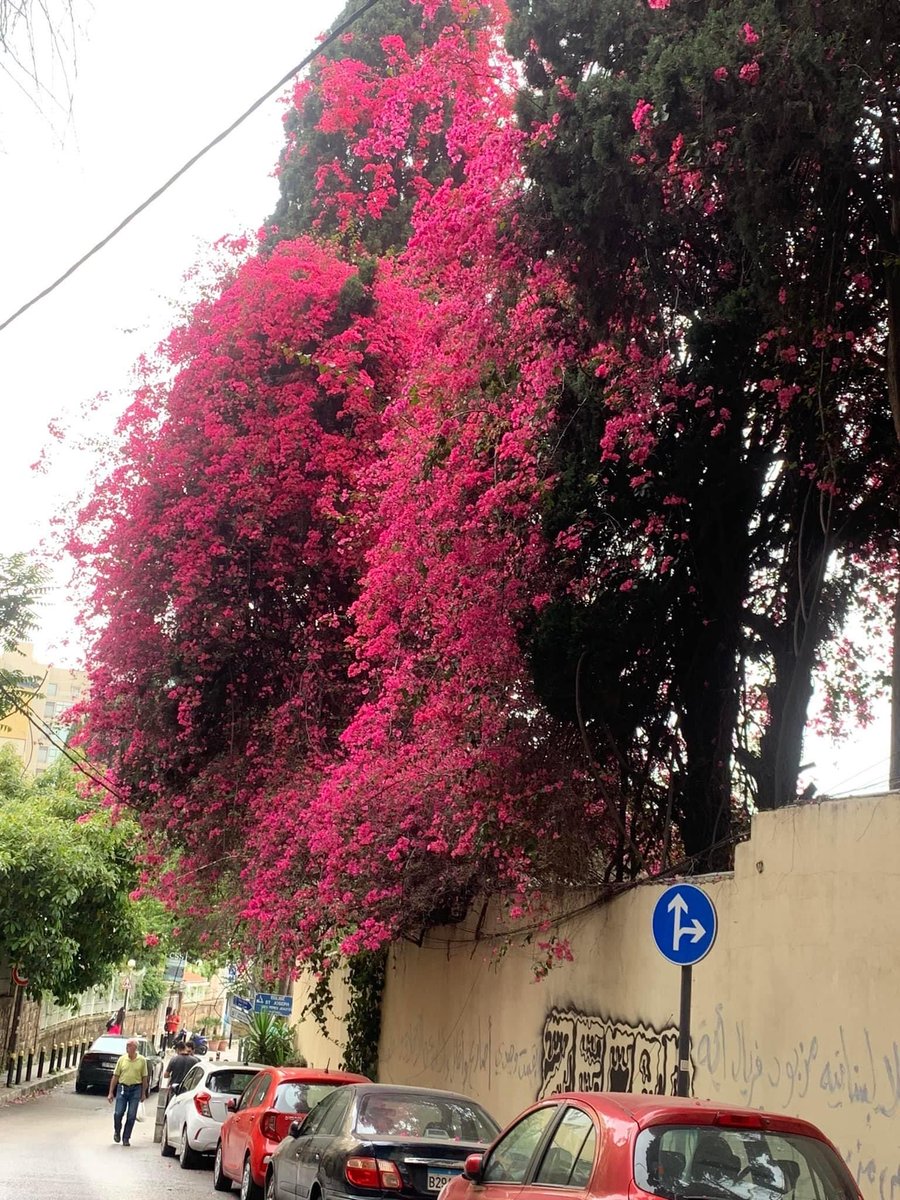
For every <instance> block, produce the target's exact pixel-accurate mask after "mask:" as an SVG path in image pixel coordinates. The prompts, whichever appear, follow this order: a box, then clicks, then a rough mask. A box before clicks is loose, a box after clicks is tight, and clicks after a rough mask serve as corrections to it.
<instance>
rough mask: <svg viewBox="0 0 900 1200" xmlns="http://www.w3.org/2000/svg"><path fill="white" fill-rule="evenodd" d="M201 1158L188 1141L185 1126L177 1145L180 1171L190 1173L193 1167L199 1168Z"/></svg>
mask: <svg viewBox="0 0 900 1200" xmlns="http://www.w3.org/2000/svg"><path fill="white" fill-rule="evenodd" d="M202 1157H203V1156H202V1155H201V1154H198V1153H197V1151H196V1150H195V1149H194V1148H193V1146H192V1145H191V1143H190V1142H189V1141H188V1131H187V1125H185V1127H184V1128H183V1129H182V1131H181V1141H180V1142H179V1144H178V1161H179V1162H180V1163H181V1168H182V1170H184V1171H190V1170H191V1169H192V1168H193V1167H199V1166H200V1159H201V1158H202Z"/></svg>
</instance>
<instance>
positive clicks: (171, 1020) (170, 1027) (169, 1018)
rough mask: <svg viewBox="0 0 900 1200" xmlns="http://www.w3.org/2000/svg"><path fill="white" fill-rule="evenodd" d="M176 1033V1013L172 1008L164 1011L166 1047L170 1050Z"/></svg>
mask: <svg viewBox="0 0 900 1200" xmlns="http://www.w3.org/2000/svg"><path fill="white" fill-rule="evenodd" d="M177 1032H178V1013H177V1012H176V1011H175V1010H174V1009H173V1008H167V1009H166V1045H167V1046H168V1048H169V1049H170V1050H171V1048H172V1046H173V1045H174V1043H175V1034H176V1033H177Z"/></svg>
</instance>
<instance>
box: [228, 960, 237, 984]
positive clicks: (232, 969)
mask: <svg viewBox="0 0 900 1200" xmlns="http://www.w3.org/2000/svg"><path fill="white" fill-rule="evenodd" d="M226 974H227V976H228V982H229V983H234V981H235V980H236V979H237V975H238V972H237V967H236V966H235V965H234V963H229V964H228V968H227V970H226Z"/></svg>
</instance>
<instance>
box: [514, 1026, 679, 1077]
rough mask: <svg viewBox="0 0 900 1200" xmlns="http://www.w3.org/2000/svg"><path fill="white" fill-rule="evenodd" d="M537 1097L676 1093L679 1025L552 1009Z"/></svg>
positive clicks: (544, 1040) (543, 1041)
mask: <svg viewBox="0 0 900 1200" xmlns="http://www.w3.org/2000/svg"><path fill="white" fill-rule="evenodd" d="M541 1043H542V1050H541V1086H540V1090H539V1091H538V1099H540V1098H542V1097H543V1096H549V1095H550V1094H551V1093H552V1092H571V1091H578V1092H582V1091H584V1092H595V1091H601V1092H607V1091H608V1092H645V1093H648V1094H650V1095H672V1096H674V1095H675V1090H676V1080H677V1075H678V1027H677V1026H675V1025H667V1026H665V1027H664V1028H663V1029H655V1028H654V1027H653V1026H652V1025H644V1024H640V1023H638V1024H633V1023H630V1022H628V1021H621V1020H614V1019H612V1018H610V1017H604V1016H600V1015H592V1014H590V1013H585V1012H582V1011H581V1010H580V1009H577V1008H553V1009H551V1010H550V1012H549V1013H548V1014H547V1017H546V1019H545V1021H544V1030H543V1034H542V1039H541Z"/></svg>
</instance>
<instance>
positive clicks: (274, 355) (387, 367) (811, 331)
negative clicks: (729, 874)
mask: <svg viewBox="0 0 900 1200" xmlns="http://www.w3.org/2000/svg"><path fill="white" fill-rule="evenodd" d="M514 7H516V8H518V7H522V8H523V15H521V16H517V17H516V19H515V21H514V22H513V24H512V27H511V41H510V46H511V47H512V49H513V51H514V52H515V53H517V54H520V55H521V59H522V62H523V63H524V69H525V71H526V73H527V79H528V87H527V89H525V91H524V92H523V93H522V96H521V98H520V100H519V109H518V111H519V120H518V122H517V121H516V120H515V103H516V92H517V90H519V86H520V75H519V69H518V67H516V66H515V65H514V64H513V63H512V62H511V60H510V59H509V58H508V57H507V56H506V54H505V53H504V51H503V49H502V46H501V39H502V35H503V31H504V27H505V24H506V21H507V13H506V11H505V9H504V8H503V6H502V4H501V3H500V2H499V0H498V2H497V3H494V4H482V5H473V4H472V3H470V2H468V0H451V2H448V3H445V4H442V5H439V4H437V3H417V2H415V0H409V3H408V4H407V3H406V0H403V4H402V5H401V8H402V11H403V19H402V29H401V28H400V27H399V26H398V27H397V28H388V29H385V30H383V36H381V37H380V38H375V37H374V34H373V26H372V21H373V20H374V17H373V16H372V15H371V14H370V19H369V22H368V24H367V25H366V27H365V37H364V38H362V39H361V40H360V42H359V44H358V46H355V45H354V40H353V39H352V38H348V39H347V40H346V41H345V42H344V43H342V45H341V47H340V50H339V52H338V51H334V50H333V51H332V52H331V54H330V56H329V57H328V58H326V59H323V60H322V61H321V62H320V63H319V64H318V66H317V68H316V70H315V72H314V74H313V75H312V76H311V77H310V79H309V80H306V81H304V82H303V83H301V84H300V85H299V87H298V89H297V91H296V93H295V95H294V107H293V109H292V112H291V115H290V116H289V119H288V122H287V125H288V144H287V149H286V151H285V155H284V156H283V159H282V164H281V171H282V175H281V183H282V194H283V199H282V204H281V206H280V208H279V213H278V214H277V215H276V219H277V221H278V222H279V224H280V228H279V229H275V228H273V226H272V225H270V226H268V227H267V228H266V230H265V231H264V233H263V235H262V236H261V240H260V243H259V244H258V245H257V246H255V247H251V246H248V247H247V249H246V256H245V258H244V260H243V261H242V262H241V263H240V264H239V265H238V266H237V267H236V269H235V270H234V272H233V274H232V276H231V277H230V278H229V279H227V280H226V281H225V282H224V283H223V284H222V286H221V287H220V288H219V289H218V290H217V291H216V292H215V293H214V294H212V295H211V296H210V297H209V298H208V299H206V300H204V301H203V302H202V303H201V304H200V305H199V306H198V307H197V308H196V310H195V311H194V313H193V314H192V316H191V317H190V319H189V321H188V322H187V323H186V325H185V326H184V328H182V329H179V330H177V331H175V332H174V333H173V334H172V336H171V337H170V338H169V339H168V341H167V343H166V344H165V345H164V347H163V348H162V370H161V371H160V368H159V366H156V367H155V368H154V367H153V366H151V365H148V366H147V368H146V372H147V373H146V378H145V379H144V380H142V382H141V385H140V386H139V388H138V389H137V392H136V395H135V400H134V404H133V405H132V408H131V410H130V411H129V413H128V414H127V416H126V418H125V420H124V421H123V423H122V427H121V448H120V455H119V459H118V461H117V463H116V464H114V465H113V467H112V468H111V470H110V473H109V475H108V478H107V479H106V480H105V481H104V482H103V483H102V485H101V486H100V487H99V488H98V489H97V491H96V492H95V494H94V496H93V498H92V499H91V501H90V502H89V503H88V505H87V506H86V508H85V510H84V513H83V514H82V524H81V528H80V530H79V533H78V535H77V537H76V538H75V540H74V542H73V545H74V548H75V549H76V550H77V551H78V553H79V557H80V558H81V560H82V563H83V564H84V568H85V577H86V578H87V579H89V580H90V584H91V588H92V591H91V598H90V601H89V603H88V606H87V610H86V616H87V620H88V622H89V624H90V625H91V626H92V627H93V629H94V643H93V651H92V656H91V665H92V694H91V699H90V702H89V704H88V706H87V710H86V716H87V725H86V732H85V740H86V743H87V745H88V746H89V748H90V750H91V752H92V753H93V754H94V755H96V756H97V757H98V758H100V759H102V760H104V761H106V762H108V763H110V765H111V768H112V770H113V773H114V776H115V779H116V783H117V787H118V788H119V789H120V791H121V792H122V794H123V795H124V796H125V797H126V799H127V801H128V803H130V804H131V805H133V806H134V807H136V808H138V809H140V810H141V811H142V812H143V813H144V814H145V821H146V825H147V828H148V830H149V831H150V832H151V835H152V836H153V837H154V838H155V839H156V843H157V846H158V852H159V856H158V860H154V862H151V863H150V864H148V865H149V866H151V867H153V868H156V867H159V868H160V869H161V870H162V872H163V874H162V878H161V880H160V879H159V878H157V880H156V882H157V884H158V885H159V884H160V883H161V885H162V888H163V890H164V891H165V889H166V888H168V889H169V891H170V894H172V895H175V894H177V895H178V897H179V900H180V902H181V903H182V904H185V903H188V904H190V903H196V904H202V902H203V898H204V896H206V897H208V896H209V895H210V892H211V889H213V888H215V887H224V884H223V879H224V877H225V876H228V877H229V878H228V886H229V888H230V891H227V892H226V895H227V896H230V898H231V904H230V907H228V909H227V911H228V914H229V919H231V920H233V921H241V922H243V923H244V927H245V931H246V939H247V945H248V947H253V948H256V947H257V946H258V945H259V944H260V943H262V944H263V945H265V946H266V947H267V948H268V950H269V953H270V956H271V958H272V961H273V962H280V963H282V964H287V965H288V966H292V965H293V963H294V961H295V958H296V956H297V955H301V956H303V957H305V958H308V959H313V960H314V961H315V962H316V963H317V965H318V966H319V967H320V968H321V969H322V970H325V971H327V969H328V966H329V962H330V960H332V958H333V957H334V956H336V955H339V954H347V953H350V954H352V953H354V952H357V951H360V950H371V949H374V948H376V947H378V946H379V945H381V944H383V943H384V941H385V940H386V939H388V938H390V937H392V936H397V935H399V934H406V935H417V934H418V933H420V932H421V930H422V929H424V928H427V927H428V926H429V925H432V924H435V923H438V922H440V921H442V920H446V919H448V918H451V917H457V916H461V915H462V913H463V912H464V911H465V910H466V907H467V905H468V904H469V903H470V902H471V900H472V899H473V897H474V896H475V895H476V894H478V893H480V892H501V893H503V894H504V895H506V896H507V897H508V900H509V906H510V910H511V912H512V913H513V914H515V915H521V914H523V913H525V912H527V911H529V910H533V909H534V908H535V906H539V904H540V897H541V894H542V892H543V891H544V890H545V889H546V888H547V887H548V886H550V885H553V884H556V883H560V882H568V883H575V882H577V883H584V882H588V881H594V882H596V881H599V880H601V879H609V878H611V877H612V878H617V879H622V878H624V877H626V876H629V875H634V874H635V873H637V872H638V871H640V870H646V869H655V868H656V867H657V866H659V865H660V864H661V863H663V862H665V861H666V860H667V858H669V857H670V856H671V854H672V852H673V842H677V841H679V840H680V842H681V844H682V845H683V847H684V848H685V849H686V850H687V851H689V852H690V853H691V854H693V855H696V856H697V860H698V861H699V862H705V863H707V864H709V863H716V862H721V861H723V855H722V852H721V849H722V847H723V846H724V847H726V848H727V847H728V845H729V844H730V842H731V841H732V840H733V829H732V814H733V813H734V812H735V810H736V809H739V808H740V807H741V804H742V802H743V796H746V794H747V791H745V793H744V794H743V796H742V795H741V794H740V791H739V789H738V788H736V786H735V776H736V774H737V775H738V776H740V774H743V776H744V778H745V780H746V781H747V789H748V791H749V794H751V795H752V796H753V798H754V799H755V800H756V802H757V803H760V804H767V803H771V804H774V803H782V802H784V801H785V800H786V799H790V798H791V796H792V795H793V792H794V788H795V784H796V775H797V769H796V768H797V766H798V764H799V753H800V738H801V735H802V729H803V721H804V718H805V714H806V707H807V702H808V697H809V691H810V686H811V678H812V672H813V668H814V666H815V664H816V662H817V661H818V660H819V659H821V658H822V656H823V655H825V654H827V653H828V646H829V645H831V644H832V638H833V635H835V634H836V633H837V632H838V631H839V630H840V628H841V626H842V624H843V622H844V619H845V616H846V613H847V611H848V608H849V606H850V603H851V600H852V599H853V593H854V590H856V584H857V581H858V579H859V576H860V574H861V572H862V571H864V570H865V569H867V568H868V567H869V566H871V564H873V563H875V564H878V563H881V564H884V565H885V567H887V565H888V564H890V563H891V562H892V561H893V559H892V555H893V553H894V550H893V539H894V537H895V529H896V514H895V505H894V504H893V491H892V489H893V486H894V483H895V478H894V475H893V459H892V454H891V453H889V450H888V447H889V445H890V438H891V424H890V406H889V404H888V403H887V397H886V393H885V388H884V385H883V379H882V375H881V356H882V355H883V352H884V336H885V335H884V325H885V321H884V313H885V309H884V303H885V300H884V293H883V291H882V290H880V289H881V284H880V283H878V282H876V281H877V280H878V279H879V276H878V258H877V254H876V250H877V248H878V246H879V245H880V243H879V240H878V239H879V236H880V234H878V233H877V232H876V231H875V229H874V228H873V227H871V225H870V223H868V222H869V217H868V215H867V214H868V209H867V207H866V201H865V197H862V196H861V194H860V189H859V187H858V174H854V173H853V172H852V171H849V170H848V168H847V164H848V162H850V161H855V159H854V155H858V153H859V150H858V141H859V134H860V117H859V105H858V103H857V106H856V108H854V107H853V105H852V104H851V103H850V98H851V91H852V89H850V88H849V87H845V86H844V84H845V77H846V75H847V72H848V71H849V70H850V68H849V67H848V66H847V64H846V62H844V60H841V59H840V57H839V54H838V49H837V46H836V44H835V43H834V42H833V41H832V42H829V40H828V39H827V38H824V39H819V38H818V35H817V34H816V33H815V31H814V30H812V31H811V30H810V29H809V28H808V27H807V24H808V23H807V24H803V23H802V22H801V23H799V24H798V29H799V32H797V33H796V36H794V37H793V39H791V40H790V47H791V50H790V54H785V52H784V51H783V47H784V46H785V45H786V44H787V43H788V39H787V35H786V32H785V28H784V27H783V26H780V25H779V23H778V21H776V16H775V13H774V11H773V10H772V9H771V8H770V7H769V6H768V5H766V4H764V3H746V4H743V5H740V4H738V3H737V0H709V3H707V4H705V5H701V7H700V9H697V7H696V6H692V8H691V13H690V15H687V14H686V13H685V12H684V11H682V10H681V9H680V8H679V5H678V3H677V0H672V3H656V4H648V3H647V2H646V0H634V4H633V6H631V7H629V6H627V5H626V6H625V10H623V12H624V15H621V14H620V10H619V6H616V8H615V13H613V10H612V7H611V6H608V5H605V4H598V5H595V6H593V7H592V9H591V18H590V20H587V19H585V20H584V21H582V22H581V24H579V26H578V29H577V31H574V32H573V31H570V32H571V36H569V34H568V33H567V32H566V31H567V29H568V26H567V21H566V17H567V16H568V15H571V14H569V12H568V7H567V5H566V4H564V3H563V0H557V2H556V3H550V2H548V3H547V4H546V5H545V6H542V7H541V11H538V10H537V9H535V8H534V7H533V6H531V5H528V6H524V5H523V6H518V5H516V6H514ZM800 7H802V6H800ZM526 8H527V12H526V11H525V9H526ZM396 10H397V5H396V4H395V5H394V6H393V7H391V8H389V9H388V10H386V11H389V12H391V13H395V14H396ZM544 10H546V11H544ZM701 10H702V11H701ZM411 14H412V15H413V16H414V19H411ZM620 15H621V20H620ZM613 18H614V19H615V22H616V30H617V32H616V33H615V36H613V32H611V31H610V29H609V28H607V21H608V19H613ZM398 20H399V18H398ZM779 30H780V32H779ZM576 32H577V36H576V35H575V33H576ZM795 32H796V31H795ZM801 34H802V35H803V36H801ZM357 49H358V54H357V53H356V51H357ZM776 58H777V59H778V62H779V88H775V87H774V86H773V85H772V83H771V75H770V73H771V70H772V63H773V61H775V59H776ZM842 63H843V65H842ZM598 64H599V66H598ZM842 72H843V74H842ZM819 77H824V78H828V79H829V80H830V81H831V83H832V84H833V87H834V88H835V89H836V94H839V95H840V97H841V104H840V105H839V106H837V108H836V109H835V108H834V106H831V107H829V103H828V102H827V101H826V100H824V99H822V95H821V93H820V91H818V92H817V91H816V89H815V88H814V86H813V84H814V82H815V80H816V79H817V78H819ZM842 88H843V90H841V89H842ZM779 89H780V90H779ZM776 97H777V98H776ZM785 97H787V98H788V99H790V98H791V97H797V98H799V97H802V98H803V104H804V105H807V106H808V107H806V108H803V110H802V112H800V113H799V114H797V113H795V114H794V115H793V116H791V117H790V118H788V117H787V116H784V114H783V113H782V109H783V108H784V105H785V103H786V101H785ZM857 100H858V97H857ZM764 102H765V104H766V106H768V105H769V104H771V105H773V106H775V109H776V110H777V111H778V112H779V113H781V116H779V122H780V123H779V124H778V131H779V138H773V137H772V134H771V128H772V126H771V120H770V116H771V114H770V112H769V110H768V107H766V108H765V111H764V110H763V108H762V107H761V106H763V104H764ZM779 105H781V106H782V107H781V108H779V107H778V106H779ZM782 117H783V119H782ZM791 134H794V135H795V137H796V138H797V139H799V142H801V143H802V144H803V146H804V149H803V152H802V153H801V152H800V151H799V150H797V148H796V145H795V144H794V143H793V142H791V141H790V136H791ZM798 144H799V143H798ZM776 147H777V148H776ZM785 163H794V164H795V165H794V166H793V167H791V169H790V170H789V171H788V172H787V175H786V176H785V170H786V168H785ZM298 235H299V236H298ZM871 594H873V595H875V594H880V593H878V592H877V589H876V590H875V591H873V592H872V593H871ZM833 644H834V645H835V646H839V643H837V642H834V643H833ZM839 657H840V658H841V661H843V662H844V663H846V664H851V663H852V662H853V661H854V660H853V655H852V653H851V652H850V651H844V650H840V651H839ZM672 822H674V825H675V827H676V830H677V832H676V833H675V834H672V833H671V832H670V829H669V828H668V826H669V825H670V824H671V823H672ZM173 852H174V853H175V854H176V859H175V861H174V862H173V859H172V854H173ZM726 856H727V855H726ZM235 873H236V874H237V875H238V876H239V878H238V879H237V881H235V879H234V878H233V876H234V875H235ZM186 877H189V879H190V880H191V881H192V882H191V883H189V884H188V885H187V886H186V885H185V879H186ZM195 885H196V886H195ZM192 891H193V893H194V899H193V901H191V900H190V898H189V894H190V893H191V892H192ZM186 896H187V897H188V899H187V900H186ZM216 897H217V899H216V902H217V905H218V904H219V898H218V897H219V893H216ZM220 907H221V905H220ZM540 948H541V952H542V953H543V954H544V955H545V960H546V962H548V963H549V962H552V961H556V960H558V959H560V958H564V957H565V955H566V947H565V946H564V945H563V944H560V943H557V942H556V941H555V940H554V938H553V936H552V932H551V933H548V935H547V938H546V939H545V940H544V941H543V942H542V943H541V947H540Z"/></svg>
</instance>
